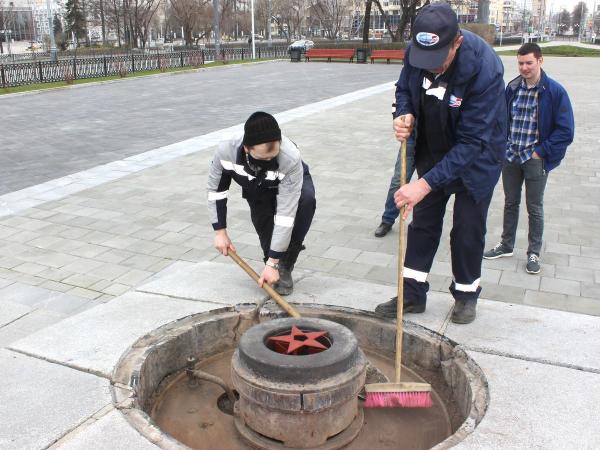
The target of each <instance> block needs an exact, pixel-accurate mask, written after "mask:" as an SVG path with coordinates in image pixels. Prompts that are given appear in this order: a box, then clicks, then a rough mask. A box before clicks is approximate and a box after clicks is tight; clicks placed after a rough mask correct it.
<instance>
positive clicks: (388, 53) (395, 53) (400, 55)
mask: <svg viewBox="0 0 600 450" xmlns="http://www.w3.org/2000/svg"><path fill="white" fill-rule="evenodd" d="M376 59H387V63H388V64H389V63H390V60H391V59H399V60H401V61H404V50H373V51H372V52H371V64H373V63H374V62H375V60H376Z"/></svg>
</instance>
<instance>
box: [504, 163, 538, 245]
mask: <svg viewBox="0 0 600 450" xmlns="http://www.w3.org/2000/svg"><path fill="white" fill-rule="evenodd" d="M547 179H548V173H547V172H546V171H545V170H544V160H543V159H533V158H532V159H530V160H528V161H526V162H524V163H523V164H521V163H520V162H519V161H513V162H508V161H504V166H503V167H502V184H503V186H504V226H503V231H502V245H503V246H504V247H505V248H506V249H510V250H512V249H513V248H514V246H515V236H516V233H517V224H518V222H519V205H520V203H521V189H522V187H523V182H525V202H526V205H527V213H528V214H529V234H528V241H529V246H528V248H527V254H528V255H530V254H532V253H534V254H536V255H537V256H539V255H540V251H541V249H542V234H543V233H544V190H545V189H546V180H547Z"/></svg>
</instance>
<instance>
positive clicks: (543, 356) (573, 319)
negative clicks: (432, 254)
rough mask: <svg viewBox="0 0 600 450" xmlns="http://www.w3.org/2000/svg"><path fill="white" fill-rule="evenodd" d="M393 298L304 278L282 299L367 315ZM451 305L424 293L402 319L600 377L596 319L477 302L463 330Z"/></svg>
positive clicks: (386, 290)
mask: <svg viewBox="0 0 600 450" xmlns="http://www.w3.org/2000/svg"><path fill="white" fill-rule="evenodd" d="M395 293H396V288H395V287H394V286H388V285H381V284H375V283H365V282H362V281H355V280H349V279H341V278H335V277H331V276H327V275H322V274H310V275H307V276H306V277H304V278H302V279H301V280H300V281H298V282H297V283H296V286H295V289H294V293H293V294H292V295H291V296H289V297H288V298H289V300H290V301H291V302H297V303H319V304H324V305H332V306H345V307H348V308H356V309H364V310H368V311H373V310H374V309H375V307H376V306H377V304H379V303H381V302H384V301H387V300H389V298H390V297H392V296H394V295H395ZM453 304H454V300H453V298H452V296H451V295H450V294H446V293H443V292H429V294H428V301H427V310H426V312H425V313H424V314H407V315H405V318H406V319H407V320H409V321H413V322H415V323H418V324H420V325H423V326H425V327H427V328H430V329H432V330H434V331H438V332H439V331H444V329H445V334H446V336H448V337H449V338H450V339H453V340H455V341H457V342H459V343H461V344H463V345H465V346H467V347H468V348H470V349H474V350H479V351H483V352H491V353H494V354H504V355H512V356H516V357H522V358H527V359H533V360H536V361H539V362H548V363H551V364H558V365H564V366H567V367H577V368H585V369H589V370H594V371H597V372H598V373H600V357H599V355H600V341H598V339H597V337H598V335H600V318H598V317H595V316H587V315H581V314H572V313H568V312H562V311H553V310H549V309H541V308H535V307H531V306H523V305H516V304H506V303H498V302H494V301H489V300H485V299H481V300H480V301H479V305H478V310H477V319H476V320H475V322H473V323H472V324H469V325H466V326H465V325H456V324H453V323H451V322H450V323H448V321H447V319H448V313H449V311H450V310H451V308H452V306H453ZM573 343H577V345H573Z"/></svg>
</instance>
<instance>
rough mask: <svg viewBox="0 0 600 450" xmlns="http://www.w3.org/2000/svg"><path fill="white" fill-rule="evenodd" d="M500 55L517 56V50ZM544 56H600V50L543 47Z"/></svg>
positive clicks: (564, 46)
mask: <svg viewBox="0 0 600 450" xmlns="http://www.w3.org/2000/svg"><path fill="white" fill-rule="evenodd" d="M498 54H499V55H504V56H516V54H517V51H516V50H503V51H499V52H498ZM542 55H544V56H592V57H594V56H595V57H598V56H600V48H599V49H598V50H596V49H595V48H585V47H575V46H574V45H555V46H548V47H542Z"/></svg>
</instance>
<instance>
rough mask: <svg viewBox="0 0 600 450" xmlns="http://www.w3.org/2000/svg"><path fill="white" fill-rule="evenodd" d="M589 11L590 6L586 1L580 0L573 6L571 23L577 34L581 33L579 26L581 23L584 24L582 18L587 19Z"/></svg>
mask: <svg viewBox="0 0 600 450" xmlns="http://www.w3.org/2000/svg"><path fill="white" fill-rule="evenodd" d="M587 12H588V7H587V5H586V4H585V2H579V3H577V4H576V5H575V6H574V7H573V12H572V13H571V24H572V26H573V32H574V33H575V34H579V28H580V27H581V25H583V24H582V23H581V22H582V20H585V17H586V16H587Z"/></svg>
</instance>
